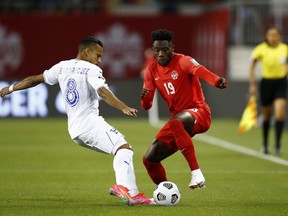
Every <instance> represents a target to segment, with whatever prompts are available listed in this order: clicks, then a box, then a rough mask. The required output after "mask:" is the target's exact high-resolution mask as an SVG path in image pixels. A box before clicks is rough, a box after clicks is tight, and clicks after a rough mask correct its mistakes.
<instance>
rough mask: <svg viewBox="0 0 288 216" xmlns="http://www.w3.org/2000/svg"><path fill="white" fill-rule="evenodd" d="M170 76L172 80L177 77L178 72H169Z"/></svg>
mask: <svg viewBox="0 0 288 216" xmlns="http://www.w3.org/2000/svg"><path fill="white" fill-rule="evenodd" d="M171 77H172V79H173V80H176V79H177V78H178V72H177V71H175V70H174V71H172V73H171Z"/></svg>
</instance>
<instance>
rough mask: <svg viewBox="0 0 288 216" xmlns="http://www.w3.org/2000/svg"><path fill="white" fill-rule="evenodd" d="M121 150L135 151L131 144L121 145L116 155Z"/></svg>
mask: <svg viewBox="0 0 288 216" xmlns="http://www.w3.org/2000/svg"><path fill="white" fill-rule="evenodd" d="M120 149H128V150H131V151H133V148H132V146H131V145H130V144H128V143H126V144H123V145H121V146H120V147H119V148H118V149H117V150H116V152H115V154H117V152H118V151H119V150H120Z"/></svg>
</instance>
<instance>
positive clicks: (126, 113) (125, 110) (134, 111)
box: [122, 107, 138, 117]
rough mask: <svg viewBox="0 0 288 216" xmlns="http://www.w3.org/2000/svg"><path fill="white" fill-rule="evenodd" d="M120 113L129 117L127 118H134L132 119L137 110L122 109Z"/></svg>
mask: <svg viewBox="0 0 288 216" xmlns="http://www.w3.org/2000/svg"><path fill="white" fill-rule="evenodd" d="M122 112H123V113H124V114H125V115H129V116H134V117H136V116H137V112H138V110H137V109H134V108H131V107H125V108H123V110H122Z"/></svg>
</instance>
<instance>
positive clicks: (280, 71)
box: [249, 27, 288, 154]
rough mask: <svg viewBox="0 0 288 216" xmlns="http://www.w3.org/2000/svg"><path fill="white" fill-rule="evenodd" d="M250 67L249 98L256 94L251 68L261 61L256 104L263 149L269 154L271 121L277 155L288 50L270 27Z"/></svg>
mask: <svg viewBox="0 0 288 216" xmlns="http://www.w3.org/2000/svg"><path fill="white" fill-rule="evenodd" d="M251 58H252V61H251V65H250V87H249V93H250V95H251V96H252V95H256V91H257V88H256V79H255V68H256V64H257V62H258V61H260V62H261V76H262V79H261V81H260V86H259V87H260V88H259V93H260V94H259V96H260V103H261V109H262V115H263V123H262V132H263V149H262V152H263V153H264V154H269V145H268V137H269V136H268V134H269V129H270V120H271V118H272V116H273V117H274V119H275V149H274V150H275V154H281V136H282V133H283V129H284V123H285V112H286V103H287V102H286V101H287V100H286V98H287V71H288V61H287V59H288V47H287V45H286V44H284V43H283V42H281V32H280V30H279V29H277V28H275V27H271V28H269V29H268V30H267V32H266V40H265V41H264V42H262V43H260V44H259V45H257V46H256V47H255V48H254V50H253V52H252V56H251Z"/></svg>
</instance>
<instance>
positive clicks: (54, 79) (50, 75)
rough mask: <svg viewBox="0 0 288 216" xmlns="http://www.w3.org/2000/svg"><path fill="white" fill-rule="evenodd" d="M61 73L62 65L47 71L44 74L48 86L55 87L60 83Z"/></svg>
mask: <svg viewBox="0 0 288 216" xmlns="http://www.w3.org/2000/svg"><path fill="white" fill-rule="evenodd" d="M59 73H60V63H58V64H56V65H54V66H52V67H51V68H50V69H49V70H45V71H44V73H43V76H44V82H45V83H47V84H48V85H55V84H56V83H58V76H59Z"/></svg>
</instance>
